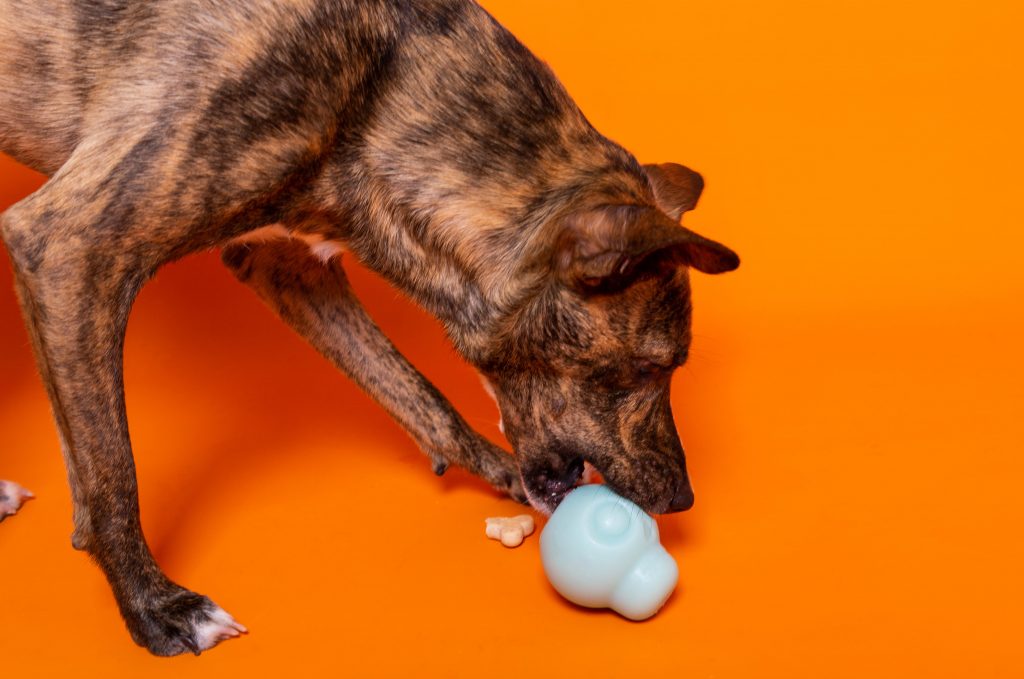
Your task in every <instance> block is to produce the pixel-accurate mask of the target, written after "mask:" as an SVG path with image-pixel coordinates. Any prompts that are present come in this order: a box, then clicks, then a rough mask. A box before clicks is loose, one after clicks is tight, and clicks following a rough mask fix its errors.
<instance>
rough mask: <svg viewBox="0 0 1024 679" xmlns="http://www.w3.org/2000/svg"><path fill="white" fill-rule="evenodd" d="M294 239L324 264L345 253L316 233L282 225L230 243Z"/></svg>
mask: <svg viewBox="0 0 1024 679" xmlns="http://www.w3.org/2000/svg"><path fill="white" fill-rule="evenodd" d="M285 238H294V239H296V240H300V241H302V242H303V243H305V244H306V245H308V246H309V250H310V252H312V253H313V256H314V257H316V258H317V259H319V260H320V261H321V262H324V263H325V264H326V263H327V262H329V261H331V260H332V259H333V258H335V257H337V256H338V255H340V254H341V253H343V252H345V246H344V245H343V244H342V243H341V242H339V241H336V240H327V239H325V238H324V237H323V236H322V235H320V234H318V233H300V232H298V231H292V230H290V229H288V228H286V227H285V226H284V225H283V224H270V225H268V226H262V227H260V228H258V229H254V230H253V231H249V232H248V233H244V234H242V235H241V236H239V237H238V238H235V239H233V240H232V241H231V242H232V243H266V242H267V241H271V240H280V239H285Z"/></svg>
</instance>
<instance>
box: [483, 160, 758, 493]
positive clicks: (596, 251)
mask: <svg viewBox="0 0 1024 679" xmlns="http://www.w3.org/2000/svg"><path fill="white" fill-rule="evenodd" d="M644 169H645V170H646V173H647V177H648V180H649V186H650V187H651V188H652V189H653V198H654V200H653V201H650V202H648V203H644V202H643V201H641V202H639V203H636V204H619V203H610V204H597V205H595V206H592V207H587V208H585V209H582V210H577V211H575V212H573V213H572V214H571V215H569V216H568V217H567V218H565V219H564V220H562V221H561V222H560V225H559V237H558V241H557V244H556V246H555V248H554V255H553V258H552V261H551V262H550V267H551V269H550V271H551V273H552V275H550V276H546V277H545V282H544V284H543V285H542V286H541V287H540V288H539V289H538V290H537V292H536V294H535V295H533V296H531V298H530V300H529V301H528V302H527V303H526V304H524V305H523V306H522V307H521V308H520V309H519V310H518V311H517V312H516V313H515V314H514V318H510V319H509V322H508V323H507V324H506V326H505V327H504V331H503V332H504V335H503V337H502V341H501V342H500V343H497V346H500V355H496V356H495V357H494V358H493V360H490V361H488V363H487V365H486V366H484V369H483V372H484V375H485V377H486V379H487V381H488V382H489V386H490V387H491V389H492V390H493V392H494V396H495V398H496V400H497V402H498V406H499V409H500V410H501V415H502V422H503V429H504V432H505V434H506V436H507V437H508V439H509V441H510V442H511V443H512V445H513V447H514V448H515V450H516V455H517V458H518V463H519V469H520V473H521V474H522V478H523V485H524V488H525V489H526V492H527V495H528V496H529V499H530V501H531V503H532V504H533V505H534V506H535V507H537V508H538V509H540V510H542V511H546V512H550V511H552V510H554V508H555V507H557V505H558V503H559V502H561V500H562V498H564V497H565V495H566V494H567V493H568V492H569V491H570V490H572V488H573V487H574V486H575V485H576V483H577V481H578V480H579V478H580V475H581V473H582V471H583V463H584V461H587V462H590V463H591V464H593V465H594V467H596V468H597V470H598V471H599V472H600V473H601V475H602V476H603V477H604V479H605V482H606V483H608V485H609V486H610V487H611V488H612V489H614V490H615V491H616V492H618V493H619V494H621V495H623V496H624V497H626V498H629V499H630V500H632V501H633V502H635V503H637V504H638V505H640V506H641V507H642V508H644V509H645V510H647V511H649V512H652V513H665V512H675V511H683V510H686V509H689V508H690V506H691V505H692V504H693V490H692V488H691V486H690V480H689V477H688V475H687V472H686V462H685V458H684V454H683V447H682V445H681V443H680V441H679V435H678V434H677V433H676V427H675V423H674V421H673V419H672V411H671V406H670V403H669V382H670V378H671V375H672V372H673V371H674V370H675V369H676V368H677V367H679V366H680V365H682V364H683V363H684V362H685V361H686V358H687V354H688V351H689V345H690V285H689V270H690V269H691V268H692V269H697V270H698V271H703V272H705V273H722V272H726V271H731V270H733V269H735V268H736V267H737V266H739V258H738V257H737V256H736V254H735V253H734V252H732V251H731V250H729V249H728V248H726V247H725V246H724V245H721V244H719V243H716V242H714V241H711V240H708V239H706V238H704V237H702V236H699V235H697V234H696V233H694V232H692V231H690V230H688V229H686V228H684V227H683V226H681V225H680V223H679V220H680V218H681V216H682V214H683V212H685V211H687V210H690V209H692V208H693V207H694V205H695V204H696V202H697V199H698V198H699V197H700V193H701V190H702V188H703V182H702V181H701V178H700V176H699V175H698V174H697V173H695V172H692V171H690V170H688V169H686V168H684V167H682V166H680V165H674V164H664V165H655V166H646V167H645V168H644Z"/></svg>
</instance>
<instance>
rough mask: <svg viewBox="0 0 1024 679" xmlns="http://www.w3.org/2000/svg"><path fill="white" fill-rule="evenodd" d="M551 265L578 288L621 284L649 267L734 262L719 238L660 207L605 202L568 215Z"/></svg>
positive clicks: (721, 267) (717, 268) (716, 266)
mask: <svg viewBox="0 0 1024 679" xmlns="http://www.w3.org/2000/svg"><path fill="white" fill-rule="evenodd" d="M554 262H555V268H556V270H557V271H558V273H559V275H560V277H561V279H562V280H563V282H565V283H566V284H567V285H570V286H573V287H576V288H578V289H582V290H606V289H608V290H611V289H621V288H622V287H625V286H626V285H628V284H629V283H630V282H631V281H632V280H633V279H634V278H635V275H636V273H637V272H639V271H641V270H645V269H650V267H651V266H680V265H685V266H692V267H693V268H695V269H697V270H698V271H703V272H704V273H711V274H716V273H724V272H726V271H732V270H733V269H735V268H736V267H738V266H739V264H740V258H739V257H738V256H737V255H736V253H735V252H733V251H732V250H730V249H729V248H727V247H725V246H724V245H722V244H721V243H716V242H715V241H713V240H710V239H707V238H705V237H704V236H701V235H699V234H696V233H694V232H693V231H690V230H689V229H687V228H686V227H683V226H680V225H679V224H677V223H675V222H673V221H672V220H671V219H670V218H669V217H667V216H666V215H665V214H663V212H662V211H661V210H660V209H655V208H653V207H650V206H646V205H607V206H602V207H598V208H595V209H592V210H585V211H582V212H577V213H574V214H572V215H570V216H569V217H568V218H567V219H566V221H565V225H564V228H563V230H562V233H561V235H560V238H559V241H558V243H557V246H556V248H555V260H554Z"/></svg>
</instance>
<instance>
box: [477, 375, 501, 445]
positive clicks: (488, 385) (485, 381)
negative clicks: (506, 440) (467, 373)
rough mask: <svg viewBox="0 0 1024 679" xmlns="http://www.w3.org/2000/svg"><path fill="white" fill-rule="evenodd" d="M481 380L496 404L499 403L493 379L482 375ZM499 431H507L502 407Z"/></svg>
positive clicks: (499, 412)
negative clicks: (492, 382) (492, 383)
mask: <svg viewBox="0 0 1024 679" xmlns="http://www.w3.org/2000/svg"><path fill="white" fill-rule="evenodd" d="M480 381H481V382H483V385H484V391H486V392H487V395H488V396H490V397H491V400H492V401H494V405H498V397H497V395H496V394H495V393H494V387H493V386H492V385H491V381H490V380H489V379H487V378H486V377H484V376H483V375H481V376H480ZM498 431H500V432H501V433H502V434H504V433H505V419H504V418H503V417H502V416H501V410H500V409H499V410H498Z"/></svg>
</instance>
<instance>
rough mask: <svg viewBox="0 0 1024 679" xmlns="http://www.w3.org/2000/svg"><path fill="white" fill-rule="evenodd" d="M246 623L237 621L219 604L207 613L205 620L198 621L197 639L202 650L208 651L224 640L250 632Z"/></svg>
mask: <svg viewBox="0 0 1024 679" xmlns="http://www.w3.org/2000/svg"><path fill="white" fill-rule="evenodd" d="M248 633H249V630H248V629H246V628H245V625H243V624H241V623H239V622H236V621H235V619H234V618H232V617H231V616H230V615H229V614H228V612H227V611H225V610H224V609H222V608H220V607H219V606H218V607H217V608H215V609H214V610H212V611H210V612H209V613H207V617H206V619H205V620H201V621H199V622H198V623H196V626H195V640H196V646H197V647H198V649H199V650H200V651H207V650H209V649H211V648H213V647H214V646H216V645H217V644H219V643H220V642H222V641H226V640H228V639H234V638H236V637H239V636H241V635H242V634H248Z"/></svg>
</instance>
